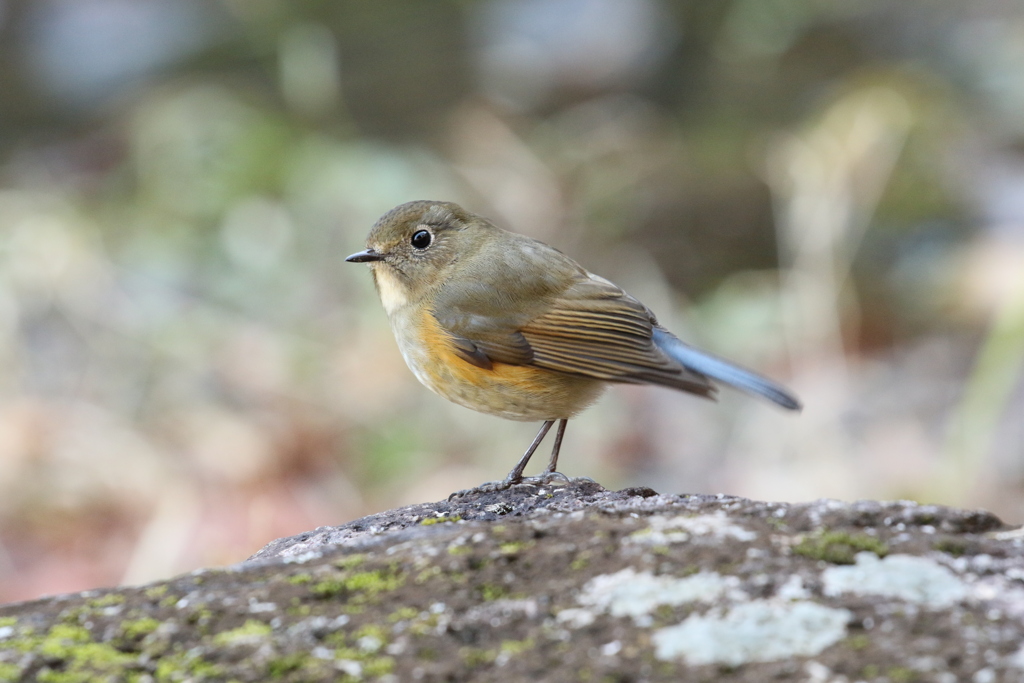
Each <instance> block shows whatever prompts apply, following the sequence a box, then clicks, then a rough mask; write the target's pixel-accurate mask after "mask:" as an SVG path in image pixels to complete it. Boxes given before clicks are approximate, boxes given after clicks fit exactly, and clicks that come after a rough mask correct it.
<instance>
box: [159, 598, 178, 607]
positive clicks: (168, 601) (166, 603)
mask: <svg viewBox="0 0 1024 683" xmlns="http://www.w3.org/2000/svg"><path fill="white" fill-rule="evenodd" d="M178 600H180V598H179V597H178V596H176V595H168V596H167V597H166V598H164V599H163V600H161V601H160V606H161V607H165V608H171V607H174V606H175V605H177V604H178Z"/></svg>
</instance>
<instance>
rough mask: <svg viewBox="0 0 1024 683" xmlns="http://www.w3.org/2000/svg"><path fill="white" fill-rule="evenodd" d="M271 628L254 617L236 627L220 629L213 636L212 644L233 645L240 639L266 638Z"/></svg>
mask: <svg viewBox="0 0 1024 683" xmlns="http://www.w3.org/2000/svg"><path fill="white" fill-rule="evenodd" d="M272 630H273V629H271V628H270V625H269V624H265V623H263V622H262V621H256V620H255V619H249V620H248V621H246V622H245V623H244V624H242V625H241V626H239V627H238V628H235V629H231V630H230V631H222V632H221V633H218V634H217V635H215V636H214V637H213V644H214V645H234V644H235V643H238V642H240V641H246V640H251V639H254V638H266V637H267V636H269V635H270V634H271V632H272Z"/></svg>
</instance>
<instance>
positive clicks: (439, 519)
mask: <svg viewBox="0 0 1024 683" xmlns="http://www.w3.org/2000/svg"><path fill="white" fill-rule="evenodd" d="M461 521H462V516H461V515H452V516H451V517H427V518H425V519H424V520H423V521H421V522H420V524H422V525H423V526H430V525H431V524H444V523H446V522H461Z"/></svg>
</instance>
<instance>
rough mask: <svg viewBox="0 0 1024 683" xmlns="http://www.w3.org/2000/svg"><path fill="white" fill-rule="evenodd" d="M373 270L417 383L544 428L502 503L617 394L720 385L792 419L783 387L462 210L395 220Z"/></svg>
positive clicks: (375, 235)
mask: <svg viewBox="0 0 1024 683" xmlns="http://www.w3.org/2000/svg"><path fill="white" fill-rule="evenodd" d="M366 246H367V249H366V250H365V251H360V252H357V253H355V254H352V255H351V256H349V257H348V258H346V259H345V260H346V261H350V262H355V263H367V264H369V266H370V270H371V271H372V274H373V281H374V284H375V285H376V288H377V293H378V295H379V296H380V300H381V303H382V304H383V305H384V310H385V311H386V312H387V315H388V319H389V321H390V322H391V329H392V331H393V332H394V334H395V339H396V340H397V341H398V348H399V349H400V350H401V352H402V357H403V358H404V359H405V362H406V364H407V365H408V366H409V369H411V370H412V371H413V374H415V375H416V378H417V379H419V381H420V382H422V383H423V384H424V385H426V386H427V388H429V389H430V390H431V391H433V392H435V393H437V394H440V395H441V396H443V397H445V398H446V399H448V400H449V401H454V402H455V403H458V404H459V405H462V406H465V407H467V408H472V409H473V410H478V411H480V412H483V413H488V414H490V415H497V416H498V417H504V418H506V419H509V420H523V421H536V420H542V421H543V423H544V424H543V425H542V426H541V428H540V431H539V432H538V433H537V436H536V438H535V439H534V440H533V443H532V444H530V447H529V449H527V451H526V453H525V454H524V455H523V457H522V458H521V459H520V460H519V462H518V463H517V464H516V466H515V467H513V468H512V471H511V472H509V473H508V476H507V477H505V479H503V480H502V481H500V482H494V483H491V484H485V485H483V486H481V487H478V488H477V489H474V490H478V491H479V490H487V491H498V490H504V489H507V488H509V487H511V486H514V485H515V484H518V483H520V482H522V481H523V470H524V469H525V468H526V464H527V463H528V462H529V460H530V456H532V455H533V452H534V451H535V450H536V449H537V447H538V446H539V445H540V443H541V441H542V440H543V439H544V437H545V435H546V434H547V433H548V430H550V429H551V426H552V425H553V424H554V423H555V421H558V431H557V433H556V435H555V443H554V447H553V448H552V451H551V459H550V461H549V462H548V466H547V469H546V470H545V474H546V475H552V474H554V473H555V472H556V467H557V465H558V452H559V449H560V447H561V444H562V436H563V435H564V434H565V426H566V424H567V422H568V420H569V418H571V417H573V416H575V415H576V414H577V413H579V412H580V411H582V410H583V409H584V408H586V407H587V406H589V405H590V404H592V403H593V402H594V401H595V400H597V398H598V396H600V394H601V392H602V391H603V390H604V388H605V387H606V386H607V385H608V384H609V383H632V384H657V385H660V386H665V387H671V388H672V389H678V390H680V391H686V392H689V393H691V394H696V395H698V396H703V397H705V398H714V394H715V387H714V386H713V385H712V384H711V381H710V380H712V379H714V380H717V381H719V382H723V383H725V384H729V385H732V386H733V387H736V388H738V389H742V390H743V391H746V392H749V393H753V394H758V395H760V396H763V397H765V398H767V399H769V400H770V401H773V402H774V403H777V404H778V405H780V406H782V407H783V408H787V409H789V410H799V409H800V402H799V401H798V400H797V399H796V397H795V396H793V394H792V393H790V392H789V391H788V390H786V389H785V388H783V387H782V386H780V385H778V384H776V383H775V382H772V381H771V380H769V379H767V378H765V377H761V376H760V375H757V374H755V373H753V372H751V371H749V370H744V369H743V368H740V367H737V366H736V365H733V364H732V363H729V362H728V361H725V360H722V359H721V358H717V357H715V356H713V355H711V354H709V353H705V352H704V351H700V350H698V349H696V348H694V347H692V346H690V345H688V344H685V343H684V342H682V341H680V340H679V339H678V338H677V337H676V336H675V335H673V334H672V333H671V332H669V331H668V330H666V329H665V328H664V327H662V326H661V325H659V324H658V321H657V319H656V318H655V317H654V314H653V313H652V312H651V311H650V310H649V309H648V308H647V307H646V306H644V305H643V304H642V303H640V302H639V301H637V300H636V299H634V298H633V297H631V296H630V295H629V294H626V293H625V292H624V291H622V289H620V288H619V287H618V286H616V285H615V284H613V283H611V282H609V281H608V280H606V279H604V278H603V277H600V276H598V275H594V274H593V273H590V272H588V271H587V270H586V269H584V268H583V267H582V266H580V265H579V264H578V263H576V262H575V261H573V260H572V259H571V258H569V257H568V256H566V255H565V254H563V253H562V252H560V251H558V250H557V249H555V248H553V247H549V246H548V245H546V244H544V243H543V242H539V241H537V240H535V239H531V238H529V237H525V236H523V235H519V234H516V233H512V232H508V231H505V230H502V229H501V228H498V227H496V226H495V225H494V224H492V223H491V222H490V221H488V220H487V219H486V218H483V217H481V216H477V215H475V214H473V213H470V212H469V211H466V210H465V209H463V208H462V207H460V206H459V205H457V204H453V203H451V202H439V201H413V202H408V203H406V204H402V205H400V206H397V207H395V208H394V209H392V210H391V211H388V212H387V213H386V214H384V215H383V216H382V217H381V218H380V219H379V220H378V221H377V223H376V224H375V225H374V226H373V228H372V229H371V230H370V234H369V236H368V237H367V239H366Z"/></svg>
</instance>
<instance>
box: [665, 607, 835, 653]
mask: <svg viewBox="0 0 1024 683" xmlns="http://www.w3.org/2000/svg"><path fill="white" fill-rule="evenodd" d="M852 616H853V615H852V614H851V613H850V611H849V610H845V609H836V608H833V607H826V606H824V605H819V604H817V603H815V602H808V601H796V602H779V601H776V600H754V601H751V602H748V603H745V604H741V605H737V606H735V607H733V608H731V609H729V610H727V611H722V610H712V611H711V612H709V613H708V614H705V615H696V614H695V615H692V616H690V617H687V618H686V620H684V621H683V622H682V623H681V624H677V625H676V626H669V627H667V628H662V629H658V630H657V631H655V632H654V635H653V637H652V640H653V642H654V655H655V656H656V657H657V658H658V659H661V660H673V659H683V660H684V661H685V662H686V663H687V664H691V665H694V666H699V665H703V664H725V665H728V666H739V665H740V664H746V663H749V662H771V661H775V660H779V659H786V658H787V657H808V656H813V655H816V654H818V653H820V652H821V651H822V650H824V649H825V648H827V647H829V646H830V645H832V644H834V643H836V642H838V641H840V640H842V639H843V638H844V637H845V636H846V624H847V622H849V621H850V619H851V618H852Z"/></svg>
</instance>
